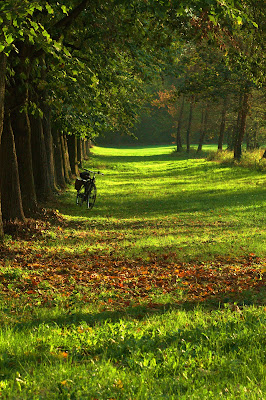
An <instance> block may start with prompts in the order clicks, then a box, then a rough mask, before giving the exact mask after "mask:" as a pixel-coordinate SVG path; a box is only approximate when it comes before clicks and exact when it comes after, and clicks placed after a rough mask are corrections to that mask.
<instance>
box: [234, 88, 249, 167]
mask: <svg viewBox="0 0 266 400" xmlns="http://www.w3.org/2000/svg"><path fill="white" fill-rule="evenodd" d="M248 100H249V91H248V90H247V89H246V90H245V92H244V94H243V96H242V101H241V104H240V109H239V123H238V129H237V131H236V136H235V143H234V159H235V160H240V159H241V155H242V142H243V139H244V136H245V131H246V122H247V115H248V111H249V104H248Z"/></svg>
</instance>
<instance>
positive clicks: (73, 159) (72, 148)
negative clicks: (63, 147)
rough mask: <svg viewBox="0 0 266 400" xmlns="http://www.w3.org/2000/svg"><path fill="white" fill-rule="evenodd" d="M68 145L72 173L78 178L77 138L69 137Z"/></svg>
mask: <svg viewBox="0 0 266 400" xmlns="http://www.w3.org/2000/svg"><path fill="white" fill-rule="evenodd" d="M67 144H68V153H69V161H70V167H71V172H72V174H73V175H75V176H78V174H79V169H78V157H77V137H76V136H75V135H67Z"/></svg>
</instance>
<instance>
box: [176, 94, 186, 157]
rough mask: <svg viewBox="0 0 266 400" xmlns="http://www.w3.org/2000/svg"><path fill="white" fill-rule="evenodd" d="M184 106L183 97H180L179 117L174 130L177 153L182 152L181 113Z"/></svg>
mask: <svg viewBox="0 0 266 400" xmlns="http://www.w3.org/2000/svg"><path fill="white" fill-rule="evenodd" d="M184 104H185V96H184V95H183V97H182V102H181V106H180V110H179V116H178V121H177V130H176V151H177V152H179V151H181V150H182V140H181V128H182V122H183V111H184Z"/></svg>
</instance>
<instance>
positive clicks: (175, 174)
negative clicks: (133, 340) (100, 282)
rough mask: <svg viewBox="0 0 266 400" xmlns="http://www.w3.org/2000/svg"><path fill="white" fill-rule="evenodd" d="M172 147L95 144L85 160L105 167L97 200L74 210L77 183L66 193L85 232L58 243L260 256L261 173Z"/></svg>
mask: <svg viewBox="0 0 266 400" xmlns="http://www.w3.org/2000/svg"><path fill="white" fill-rule="evenodd" d="M171 150H172V148H171V147H163V148H162V147H155V148H154V147H152V148H148V149H147V148H143V149H141V148H140V149H135V148H134V149H132V150H131V149H114V148H108V149H102V148H101V149H100V148H99V149H98V148H94V157H93V159H92V162H91V163H90V167H91V168H95V169H100V170H101V171H103V172H104V173H105V175H104V177H99V178H98V180H97V187H98V199H97V202H96V205H95V208H94V209H93V211H92V212H91V213H88V211H87V210H77V208H76V206H75V204H74V197H75V193H74V189H73V190H70V191H69V192H67V193H66V195H65V196H64V204H62V205H60V206H59V210H60V211H61V212H63V214H65V215H66V216H67V218H69V217H68V216H69V215H70V216H71V219H72V220H73V219H74V220H76V221H79V222H80V223H81V224H82V228H83V229H85V231H86V234H85V237H84V240H80V231H77V230H74V231H73V230H72V231H71V230H70V231H69V237H67V239H66V240H64V238H61V243H60V245H61V246H62V248H64V249H65V250H68V251H69V252H73V251H77V252H80V251H84V249H85V248H88V249H89V251H90V252H99V251H100V252H105V253H110V252H112V253H117V254H118V255H124V256H130V257H137V256H148V255H149V253H150V252H156V253H164V252H172V251H174V252H176V257H177V258H178V259H179V261H197V260H200V261H204V260H211V259H214V258H216V257H217V256H224V257H226V256H231V255H232V254H233V255H234V256H236V257H237V256H243V255H248V254H249V253H255V254H256V255H258V256H263V255H264V254H265V246H264V243H265V239H266V238H265V230H264V222H265V218H264V216H265V182H266V180H265V175H264V174H263V173H260V172H257V171H255V170H249V169H243V168H237V167H234V168H232V167H224V166H221V165H219V164H217V163H215V162H208V161H206V160H205V159H189V158H187V156H186V155H184V156H183V157H181V158H178V157H176V156H175V155H173V154H171ZM82 234H84V231H83V232H82ZM58 244H59V243H58V240H57V239H56V240H55V246H56V247H57V246H58ZM47 246H48V248H49V249H51V250H52V248H53V241H49V240H47Z"/></svg>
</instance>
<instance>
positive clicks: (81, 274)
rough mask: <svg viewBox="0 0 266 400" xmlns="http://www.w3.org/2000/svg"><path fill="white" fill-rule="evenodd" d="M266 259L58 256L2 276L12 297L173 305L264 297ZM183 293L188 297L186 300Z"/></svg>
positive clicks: (15, 264)
mask: <svg viewBox="0 0 266 400" xmlns="http://www.w3.org/2000/svg"><path fill="white" fill-rule="evenodd" d="M261 267H262V260H260V259H258V258H256V257H255V256H254V255H250V256H249V257H247V258H246V259H241V260H217V261H216V262H214V263H209V264H203V263H201V264H185V263H182V264H177V263H175V262H173V261H171V259H168V256H167V255H165V256H164V257H156V256H151V257H149V258H147V259H140V258H139V259H136V260H129V259H115V258H113V257H111V256H108V255H101V256H99V255H93V256H92V255H87V254H86V253H84V254H82V255H79V256H74V255H73V256H68V257H64V256H63V255H62V256H61V255H54V256H50V258H49V257H47V256H46V258H43V257H42V256H41V255H36V257H35V259H32V257H31V259H29V260H28V261H26V260H25V261H24V262H23V261H22V259H21V258H17V259H15V260H14V262H13V265H12V268H11V269H12V271H13V274H12V273H3V272H2V273H1V272H0V283H1V285H0V291H1V292H2V293H3V294H5V295H7V296H15V297H20V296H21V295H22V294H23V295H24V296H25V295H26V296H29V297H30V298H34V299H36V298H38V301H39V302H41V303H47V302H48V301H49V299H51V298H53V296H54V295H55V294H56V295H60V296H61V297H63V298H65V299H68V298H69V297H70V296H71V295H72V294H73V293H74V292H75V293H79V294H80V298H81V299H82V300H83V301H87V302H90V301H93V298H94V299H95V298H96V299H98V297H99V296H100V295H101V294H103V293H104V294H105V297H104V302H105V304H107V305H108V304H109V305H112V307H124V306H128V305H129V304H131V305H134V304H139V303H140V302H147V303H148V304H150V305H151V306H152V304H153V303H152V301H153V299H156V297H155V296H156V295H158V294H167V293H168V294H171V296H172V297H171V299H172V300H171V301H174V302H181V298H182V301H192V302H195V301H197V302H202V301H205V300H209V299H215V300H217V301H219V299H221V301H222V299H223V298H224V297H225V296H228V295H229V296H231V297H232V299H235V301H237V300H238V298H239V295H240V294H241V293H243V292H244V291H247V290H251V289H252V290H253V291H255V292H257V293H258V292H260V291H262V290H263V286H264V285H265V278H264V277H263V273H262V268H261ZM181 294H182V296H180V295H181Z"/></svg>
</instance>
